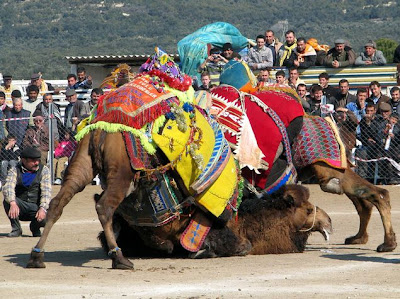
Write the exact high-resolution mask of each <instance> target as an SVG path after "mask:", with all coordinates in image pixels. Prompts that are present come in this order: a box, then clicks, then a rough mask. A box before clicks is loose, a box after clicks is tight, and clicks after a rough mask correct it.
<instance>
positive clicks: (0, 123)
mask: <svg viewBox="0 0 400 299" xmlns="http://www.w3.org/2000/svg"><path fill="white" fill-rule="evenodd" d="M6 107H7V105H6V95H5V93H4V92H3V91H0V140H3V139H4V138H5V136H6V135H5V131H4V129H5V122H4V118H5V117H6V116H5V112H4V110H5V109H6ZM7 108H8V107H7Z"/></svg>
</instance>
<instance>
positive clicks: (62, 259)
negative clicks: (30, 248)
mask: <svg viewBox="0 0 400 299" xmlns="http://www.w3.org/2000/svg"><path fill="white" fill-rule="evenodd" d="M4 257H5V258H6V261H8V262H10V263H15V264H17V265H18V266H20V267H26V264H27V263H28V260H29V257H30V253H27V254H12V255H5V256H4ZM104 259H107V256H106V254H105V253H104V251H103V250H102V249H101V248H87V249H85V250H78V251H51V252H45V253H44V262H45V263H60V264H61V265H62V266H70V267H88V266H85V264H86V263H89V262H91V261H95V260H104ZM110 265H111V260H110ZM90 268H92V267H90Z"/></svg>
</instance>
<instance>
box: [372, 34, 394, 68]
mask: <svg viewBox="0 0 400 299" xmlns="http://www.w3.org/2000/svg"><path fill="white" fill-rule="evenodd" d="M376 47H377V49H379V50H381V51H382V52H383V55H385V57H386V60H387V62H388V63H392V62H393V54H394V50H395V49H396V47H397V43H396V42H395V41H394V40H392V39H389V38H380V39H378V40H377V41H376Z"/></svg>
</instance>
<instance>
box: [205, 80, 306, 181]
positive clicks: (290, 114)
mask: <svg viewBox="0 0 400 299" xmlns="http://www.w3.org/2000/svg"><path fill="white" fill-rule="evenodd" d="M212 95H213V109H216V110H217V111H219V112H218V115H217V118H218V122H220V124H221V125H222V127H223V128H224V129H225V130H226V131H225V138H226V139H227V140H228V141H229V142H230V143H232V144H234V145H237V141H238V134H240V128H241V125H242V123H243V121H242V120H243V116H244V115H243V112H245V113H246V114H247V117H248V119H249V121H250V124H251V127H252V129H253V132H254V135H255V137H256V140H257V144H258V146H259V148H260V149H261V151H262V152H263V154H264V155H265V157H264V158H263V160H264V161H265V162H266V163H268V164H267V165H269V169H267V170H262V171H260V172H261V174H260V175H257V176H256V178H255V183H256V185H257V186H258V187H260V188H264V187H265V182H266V179H267V177H268V174H269V171H270V168H271V166H272V163H273V161H274V158H275V154H276V152H277V150H278V147H279V144H280V143H281V141H282V134H281V132H280V130H279V128H278V126H277V124H276V122H275V120H274V119H273V118H272V117H270V115H269V114H267V113H266V112H264V110H263V108H261V107H260V106H259V104H257V103H256V102H254V101H252V100H251V97H250V95H248V94H247V95H246V94H245V95H244V97H243V101H241V99H240V93H239V92H238V91H237V90H236V89H235V88H233V87H231V86H219V87H215V88H213V89H212ZM253 95H254V96H256V97H257V98H258V99H260V100H261V101H262V102H263V103H265V104H266V105H267V106H268V107H270V108H271V109H272V110H274V111H275V113H276V114H277V115H278V116H279V118H280V119H281V121H282V122H283V124H284V125H285V127H288V126H289V124H290V122H291V121H292V120H293V119H295V118H296V117H299V116H303V115H304V110H303V108H302V106H301V104H300V103H299V102H298V101H296V100H295V99H293V98H292V97H290V96H288V95H287V94H285V93H283V92H277V91H272V90H269V91H261V92H255V93H254V94H253ZM232 103H234V104H235V105H234V106H233V107H232ZM229 106H230V107H229ZM246 173H252V174H253V175H254V172H248V171H246ZM244 175H245V174H244ZM247 179H250V178H247ZM252 179H254V177H253V178H252Z"/></svg>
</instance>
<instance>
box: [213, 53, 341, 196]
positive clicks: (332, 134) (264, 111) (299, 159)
mask: <svg viewBox="0 0 400 299" xmlns="http://www.w3.org/2000/svg"><path fill="white" fill-rule="evenodd" d="M253 77H254V76H253V75H252V73H251V71H250V70H249V69H248V67H247V65H246V64H245V63H243V62H239V61H231V62H229V63H228V64H227V65H226V66H225V69H224V71H223V73H222V74H221V79H220V80H221V85H220V86H218V87H215V88H213V89H212V90H211V97H212V106H211V109H210V111H211V113H212V114H214V115H215V117H216V119H217V120H218V122H219V123H220V125H221V127H222V129H223V131H224V134H225V138H226V139H227V140H228V142H229V143H230V145H231V147H232V149H233V153H234V156H235V158H236V159H237V160H238V162H239V165H240V168H241V169H242V175H243V176H244V177H245V178H246V180H247V181H249V182H250V183H251V185H253V186H254V187H256V188H257V189H258V190H263V192H266V193H272V192H274V191H275V190H276V189H277V188H279V187H280V186H281V185H283V184H287V183H290V182H294V181H295V180H296V170H295V168H302V167H305V166H307V165H310V164H312V163H315V162H317V161H323V162H326V163H328V164H329V165H331V166H333V167H336V168H342V169H344V168H345V167H346V157H345V153H344V147H343V144H342V143H341V140H340V137H339V135H338V133H337V129H336V127H335V125H334V124H333V123H332V122H330V121H329V119H328V120H326V119H323V118H321V117H308V116H306V115H305V114H304V110H303V108H302V106H301V104H300V100H299V99H298V96H297V94H296V93H295V92H294V91H293V90H292V89H291V88H290V87H288V86H285V85H283V86H276V85H275V86H273V88H271V87H267V88H259V87H257V85H256V84H255V82H254V80H253ZM298 118H302V127H301V129H298V131H299V132H298V134H297V136H296V137H295V138H294V139H293V140H291V141H289V136H288V134H287V133H288V132H287V129H288V127H289V126H290V124H291V123H293V121H294V120H295V119H298ZM300 125H301V124H300ZM282 149H283V151H284V154H283V155H284V156H285V158H286V163H287V167H286V170H285V171H284V173H283V174H282V175H281V176H280V177H279V178H278V179H277V180H276V181H275V182H274V183H273V184H272V185H268V186H267V185H266V182H267V179H268V176H269V174H270V171H271V168H272V166H273V164H274V163H275V161H276V159H277V158H278V156H281V155H282ZM291 149H293V152H292V151H291Z"/></svg>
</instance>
